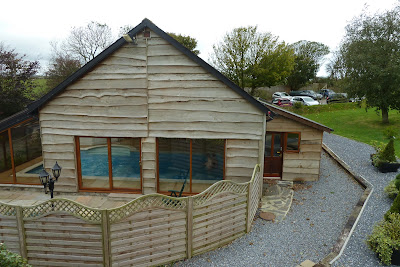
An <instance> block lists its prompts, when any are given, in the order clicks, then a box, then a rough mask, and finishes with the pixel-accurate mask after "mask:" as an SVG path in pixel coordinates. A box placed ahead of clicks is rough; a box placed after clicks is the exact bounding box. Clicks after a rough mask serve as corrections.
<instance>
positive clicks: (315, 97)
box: [303, 90, 322, 100]
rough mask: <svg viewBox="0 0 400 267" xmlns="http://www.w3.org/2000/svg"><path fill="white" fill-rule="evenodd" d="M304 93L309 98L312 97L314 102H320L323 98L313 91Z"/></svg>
mask: <svg viewBox="0 0 400 267" xmlns="http://www.w3.org/2000/svg"><path fill="white" fill-rule="evenodd" d="M303 92H304V93H306V94H307V96H309V97H312V98H313V99H314V100H318V99H321V98H322V95H321V94H319V93H316V92H314V91H313V90H304V91H303Z"/></svg>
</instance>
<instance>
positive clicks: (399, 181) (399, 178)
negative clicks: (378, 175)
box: [394, 174, 400, 190]
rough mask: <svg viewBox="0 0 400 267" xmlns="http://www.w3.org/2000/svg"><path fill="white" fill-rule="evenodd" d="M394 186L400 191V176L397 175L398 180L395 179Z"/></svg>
mask: <svg viewBox="0 0 400 267" xmlns="http://www.w3.org/2000/svg"><path fill="white" fill-rule="evenodd" d="M394 185H395V186H396V189H397V190H400V174H397V176H396V178H395V179H394Z"/></svg>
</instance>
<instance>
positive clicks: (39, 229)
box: [0, 165, 262, 266]
mask: <svg viewBox="0 0 400 267" xmlns="http://www.w3.org/2000/svg"><path fill="white" fill-rule="evenodd" d="M261 182H262V180H261V174H260V167H259V165H256V167H255V169H254V172H253V177H252V179H251V181H250V182H247V183H235V182H232V181H220V182H218V183H216V184H214V185H212V186H211V187H209V188H208V189H207V190H205V191H203V192H202V193H200V194H198V195H196V196H193V197H181V198H173V197H168V196H164V195H160V194H151V195H146V196H142V197H140V198H138V199H136V200H133V201H131V202H129V203H127V204H126V205H124V206H121V207H119V208H115V209H110V210H100V209H93V208H88V207H85V206H83V205H81V204H78V203H76V202H74V201H71V200H67V199H53V200H49V201H46V202H43V203H41V204H39V205H36V206H31V207H19V206H18V207H17V206H12V205H7V204H3V203H0V242H4V243H5V244H6V246H7V247H8V248H9V249H10V250H11V251H13V252H17V253H20V254H21V255H24V256H26V257H27V258H28V262H29V263H30V264H32V265H34V266H110V265H111V266H154V265H161V264H167V263H170V262H172V261H176V260H181V259H184V258H190V257H191V256H192V255H196V254H200V253H204V252H206V251H208V250H212V249H215V248H217V247H220V246H223V245H225V244H227V243H229V242H231V241H233V240H234V239H236V238H238V237H239V236H241V235H243V234H245V233H246V231H249V230H250V228H251V222H252V221H253V219H254V216H255V214H256V211H257V209H258V203H259V200H260V192H261V186H262V184H261Z"/></svg>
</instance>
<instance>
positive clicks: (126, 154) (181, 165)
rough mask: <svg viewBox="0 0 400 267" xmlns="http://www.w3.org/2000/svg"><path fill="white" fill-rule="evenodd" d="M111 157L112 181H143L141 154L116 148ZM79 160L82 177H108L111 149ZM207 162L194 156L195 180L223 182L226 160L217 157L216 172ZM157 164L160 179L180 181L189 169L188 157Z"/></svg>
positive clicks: (87, 152) (163, 158)
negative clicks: (224, 162) (118, 178)
mask: <svg viewBox="0 0 400 267" xmlns="http://www.w3.org/2000/svg"><path fill="white" fill-rule="evenodd" d="M111 155H112V156H111V157H112V173H113V177H131V178H135V177H140V164H139V162H140V152H139V151H137V150H135V151H132V150H131V149H130V148H129V147H126V146H113V147H112V151H111ZM80 156H81V169H82V176H98V177H104V176H105V177H107V176H109V175H108V170H109V169H108V168H109V166H108V148H107V147H106V146H96V147H92V148H87V149H82V150H81V155H80ZM207 160H208V156H207V155H204V154H193V155H192V179H195V180H216V179H218V180H222V177H223V156H222V155H216V156H215V161H216V162H215V168H212V169H210V168H209V167H207V164H206V163H207ZM158 162H159V168H158V170H159V177H160V179H179V177H178V176H179V174H180V172H181V171H182V170H183V171H185V170H189V168H190V157H189V154H188V153H159V159H158ZM42 169H43V164H40V165H38V166H36V167H34V168H32V169H29V170H28V171H26V172H25V173H29V174H39V173H40V171H41V170H42ZM188 178H189V177H188Z"/></svg>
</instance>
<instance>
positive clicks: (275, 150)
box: [264, 132, 283, 177]
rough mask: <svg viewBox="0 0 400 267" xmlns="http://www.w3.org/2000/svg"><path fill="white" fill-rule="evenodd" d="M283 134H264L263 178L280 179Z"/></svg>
mask: <svg viewBox="0 0 400 267" xmlns="http://www.w3.org/2000/svg"><path fill="white" fill-rule="evenodd" d="M282 146H283V133H270V132H267V133H266V134H265V149H264V177H282V162H283V149H282Z"/></svg>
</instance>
